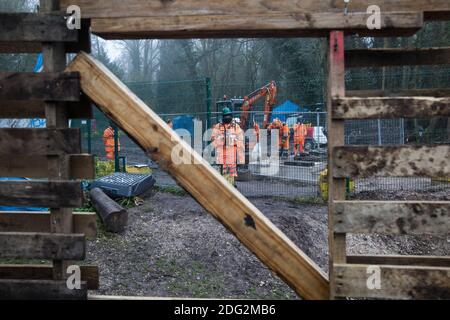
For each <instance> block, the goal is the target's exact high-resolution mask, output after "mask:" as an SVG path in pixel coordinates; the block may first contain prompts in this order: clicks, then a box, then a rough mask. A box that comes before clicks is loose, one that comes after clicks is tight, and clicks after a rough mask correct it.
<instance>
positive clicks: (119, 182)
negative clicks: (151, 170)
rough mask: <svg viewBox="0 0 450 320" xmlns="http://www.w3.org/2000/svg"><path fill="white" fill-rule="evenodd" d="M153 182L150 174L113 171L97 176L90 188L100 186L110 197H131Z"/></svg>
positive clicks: (144, 189)
mask: <svg viewBox="0 0 450 320" xmlns="http://www.w3.org/2000/svg"><path fill="white" fill-rule="evenodd" d="M154 184H155V178H153V176H152V175H151V174H141V173H124V172H115V173H112V174H110V175H107V176H104V177H101V178H98V179H97V180H95V181H94V182H93V183H92V184H91V188H101V189H102V190H103V191H104V192H105V193H106V194H107V195H109V196H110V197H133V196H137V195H140V194H141V193H144V192H145V191H147V190H148V189H150V188H151V187H152V186H153V185H154Z"/></svg>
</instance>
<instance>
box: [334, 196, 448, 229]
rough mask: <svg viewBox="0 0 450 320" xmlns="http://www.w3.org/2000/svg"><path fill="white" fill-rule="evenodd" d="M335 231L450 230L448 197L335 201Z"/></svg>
mask: <svg viewBox="0 0 450 320" xmlns="http://www.w3.org/2000/svg"><path fill="white" fill-rule="evenodd" d="M334 210H335V211H334V214H335V218H336V219H335V221H334V231H335V232H338V233H381V234H383V233H385V234H437V235H445V234H447V233H448V232H449V230H450V201H389V202H387V201H335V202H334Z"/></svg>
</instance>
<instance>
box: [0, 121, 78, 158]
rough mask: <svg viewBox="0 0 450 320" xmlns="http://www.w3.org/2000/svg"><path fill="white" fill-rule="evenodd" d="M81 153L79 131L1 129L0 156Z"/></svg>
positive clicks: (73, 129)
mask: <svg viewBox="0 0 450 320" xmlns="http://www.w3.org/2000/svg"><path fill="white" fill-rule="evenodd" d="M77 153H81V137H80V129H78V128H70V129H48V128H1V129H0V155H11V154H13V155H22V156H33V155H38V156H39V155H42V156H48V155H63V154H77Z"/></svg>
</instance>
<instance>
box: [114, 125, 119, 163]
mask: <svg viewBox="0 0 450 320" xmlns="http://www.w3.org/2000/svg"><path fill="white" fill-rule="evenodd" d="M113 129H114V171H115V172H120V164H119V130H118V129H117V125H116V124H114V127H113Z"/></svg>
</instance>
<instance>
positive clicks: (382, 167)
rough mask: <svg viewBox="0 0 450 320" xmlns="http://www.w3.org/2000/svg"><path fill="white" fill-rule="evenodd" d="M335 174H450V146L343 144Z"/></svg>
mask: <svg viewBox="0 0 450 320" xmlns="http://www.w3.org/2000/svg"><path fill="white" fill-rule="evenodd" d="M334 155H335V156H334V158H333V159H332V161H333V162H332V165H333V168H334V173H333V174H334V176H335V177H354V178H356V177H359V178H362V177H370V176H382V177H412V176H419V177H450V161H449V159H450V146H449V145H436V146H418V145H409V146H404V145H401V146H384V147H378V146H345V147H344V146H341V147H336V148H335V150H334Z"/></svg>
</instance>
